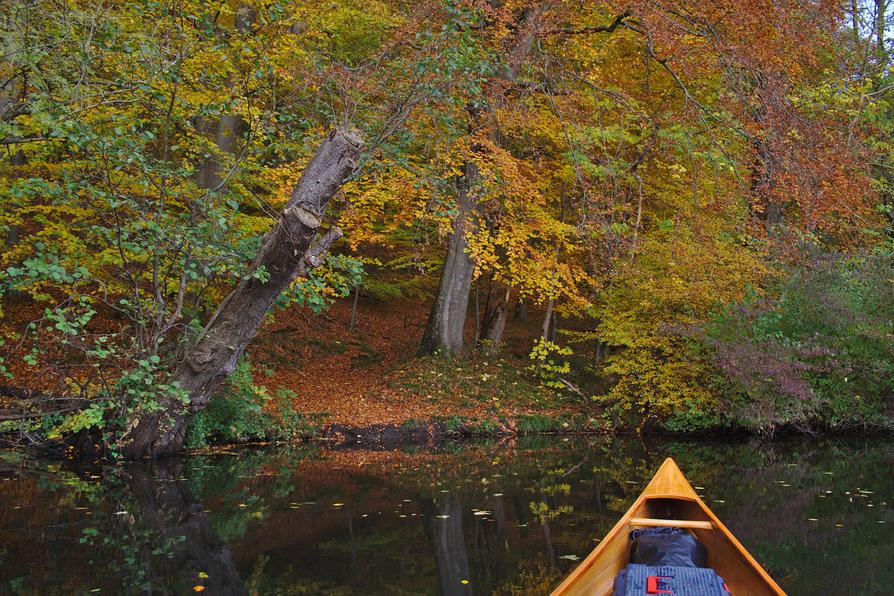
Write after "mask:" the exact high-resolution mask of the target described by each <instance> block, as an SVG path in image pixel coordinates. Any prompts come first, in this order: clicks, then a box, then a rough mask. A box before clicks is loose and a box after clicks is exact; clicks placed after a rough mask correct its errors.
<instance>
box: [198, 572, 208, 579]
mask: <svg viewBox="0 0 894 596" xmlns="http://www.w3.org/2000/svg"><path fill="white" fill-rule="evenodd" d="M199 577H200V578H201V579H208V577H209V576H208V574H207V573H205V572H204V571H199Z"/></svg>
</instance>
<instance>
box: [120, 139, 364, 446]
mask: <svg viewBox="0 0 894 596" xmlns="http://www.w3.org/2000/svg"><path fill="white" fill-rule="evenodd" d="M360 146H361V141H360V139H359V138H358V137H357V136H356V135H354V134H353V133H351V132H348V131H346V130H341V129H338V130H335V131H334V132H333V133H332V134H330V135H329V137H328V138H327V139H326V140H325V141H324V142H323V144H322V145H320V147H319V149H317V152H316V154H315V155H314V156H313V158H312V159H311V161H310V163H309V164H308V165H307V167H306V168H305V170H304V173H303V174H302V175H301V179H300V180H299V181H298V184H297V185H296V186H295V188H294V190H292V196H291V198H290V199H289V201H288V203H286V206H285V208H284V209H283V211H282V213H280V215H279V218H278V219H277V222H276V225H274V227H273V228H272V229H271V230H270V231H268V232H267V233H266V234H265V235H264V239H263V241H262V243H261V248H260V250H259V251H258V255H257V257H256V258H255V262H254V264H253V265H252V267H251V271H252V272H256V271H258V270H264V271H265V272H266V277H267V279H266V281H262V280H261V279H258V277H259V276H253V275H247V276H246V277H245V278H244V279H243V280H242V281H241V282H240V283H239V285H237V286H236V288H235V289H233V291H232V292H230V294H229V295H228V296H227V297H226V298H225V299H224V301H223V302H222V303H221V304H220V306H219V307H218V309H217V312H215V313H214V315H213V316H212V317H211V320H209V322H208V324H207V325H206V326H205V329H204V331H203V332H202V334H201V335H200V336H199V337H198V338H197V339H196V341H195V342H194V344H193V346H192V348H191V349H190V350H189V351H188V352H187V355H186V357H185V358H184V361H183V362H182V363H181V364H180V366H179V367H178V368H177V370H176V371H175V372H174V374H173V376H172V378H171V380H172V381H173V382H176V383H177V384H178V385H179V387H180V388H181V389H183V390H185V391H186V393H187V395H189V404H188V405H184V404H183V403H182V402H180V401H179V400H177V399H176V398H174V397H168V398H165V399H163V400H161V403H160V404H159V409H157V410H156V411H153V412H146V413H143V414H142V415H141V416H139V417H138V418H137V419H136V420H135V421H134V426H133V428H132V429H130V431H129V432H127V433H126V434H125V435H124V438H123V439H122V441H121V445H120V447H121V451H122V453H123V454H124V455H125V456H127V457H155V456H159V455H166V454H171V453H175V452H177V451H180V450H181V448H182V447H183V439H184V436H185V434H186V427H187V425H188V424H189V421H190V420H191V419H192V417H193V416H194V415H195V414H196V413H197V412H200V411H201V410H202V409H204V408H205V406H206V405H207V403H208V400H209V398H210V397H211V395H212V393H214V391H215V390H216V389H217V388H218V386H219V385H220V384H221V382H222V381H223V380H224V379H226V378H227V377H228V376H229V375H230V374H232V372H233V371H234V370H235V368H236V363H237V362H238V360H239V358H240V356H242V353H243V352H244V351H245V348H246V347H247V346H248V344H249V342H250V341H251V340H252V339H253V338H254V336H255V334H256V333H257V332H258V329H259V328H260V326H261V323H262V321H263V320H264V315H266V314H267V311H268V310H269V309H270V307H271V306H272V304H273V302H274V301H275V300H276V298H277V297H278V296H279V295H280V293H281V292H282V291H283V290H285V289H286V288H288V286H289V285H290V284H291V283H292V282H293V281H294V280H295V278H296V277H298V276H299V275H300V274H301V273H302V272H303V271H304V269H305V268H307V267H308V266H315V265H316V264H318V261H319V260H320V259H321V257H322V254H323V253H325V251H326V249H327V248H328V245H329V244H331V243H332V242H333V241H335V240H336V239H337V238H338V237H339V236H340V235H341V231H340V230H338V229H337V228H334V229H333V230H330V232H329V233H327V234H326V235H325V236H324V237H323V238H321V240H320V242H319V243H318V244H317V245H316V246H315V247H314V248H313V249H311V250H310V251H309V250H308V249H310V246H311V241H312V240H313V239H314V237H315V236H316V234H317V231H318V230H319V228H320V223H321V219H322V216H323V211H324V210H325V209H326V205H327V204H328V203H329V200H330V199H331V198H332V196H333V195H334V194H335V193H336V192H337V191H338V189H339V187H340V186H341V185H342V184H343V183H344V182H345V180H346V179H347V178H348V177H349V176H350V175H351V173H352V172H353V171H354V168H355V164H356V161H357V158H358V156H359V154H360Z"/></svg>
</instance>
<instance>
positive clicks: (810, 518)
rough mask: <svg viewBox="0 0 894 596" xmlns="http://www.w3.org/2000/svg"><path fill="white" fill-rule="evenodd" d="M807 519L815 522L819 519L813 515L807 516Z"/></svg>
mask: <svg viewBox="0 0 894 596" xmlns="http://www.w3.org/2000/svg"><path fill="white" fill-rule="evenodd" d="M807 521H813V522H815V521H819V520H818V519H816V518H815V517H808V518H807Z"/></svg>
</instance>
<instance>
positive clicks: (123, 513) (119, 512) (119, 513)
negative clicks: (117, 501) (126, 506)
mask: <svg viewBox="0 0 894 596" xmlns="http://www.w3.org/2000/svg"><path fill="white" fill-rule="evenodd" d="M115 515H127V512H126V511H116V512H115Z"/></svg>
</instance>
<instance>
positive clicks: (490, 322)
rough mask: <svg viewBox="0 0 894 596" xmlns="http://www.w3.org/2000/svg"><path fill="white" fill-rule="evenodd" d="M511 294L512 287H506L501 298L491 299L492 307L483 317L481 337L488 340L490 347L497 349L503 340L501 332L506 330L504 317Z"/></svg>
mask: <svg viewBox="0 0 894 596" xmlns="http://www.w3.org/2000/svg"><path fill="white" fill-rule="evenodd" d="M511 294H512V287H510V286H507V287H506V295H505V296H503V298H502V300H501V299H496V300H494V301H493V307H492V308H491V309H490V312H489V313H487V314H486V315H485V318H484V322H485V325H484V333H483V334H482V337H483V338H484V339H486V340H487V341H489V342H490V347H491V348H492V349H499V346H500V344H501V343H502V342H503V332H504V331H505V330H506V318H507V315H508V314H509V298H510V297H511Z"/></svg>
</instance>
